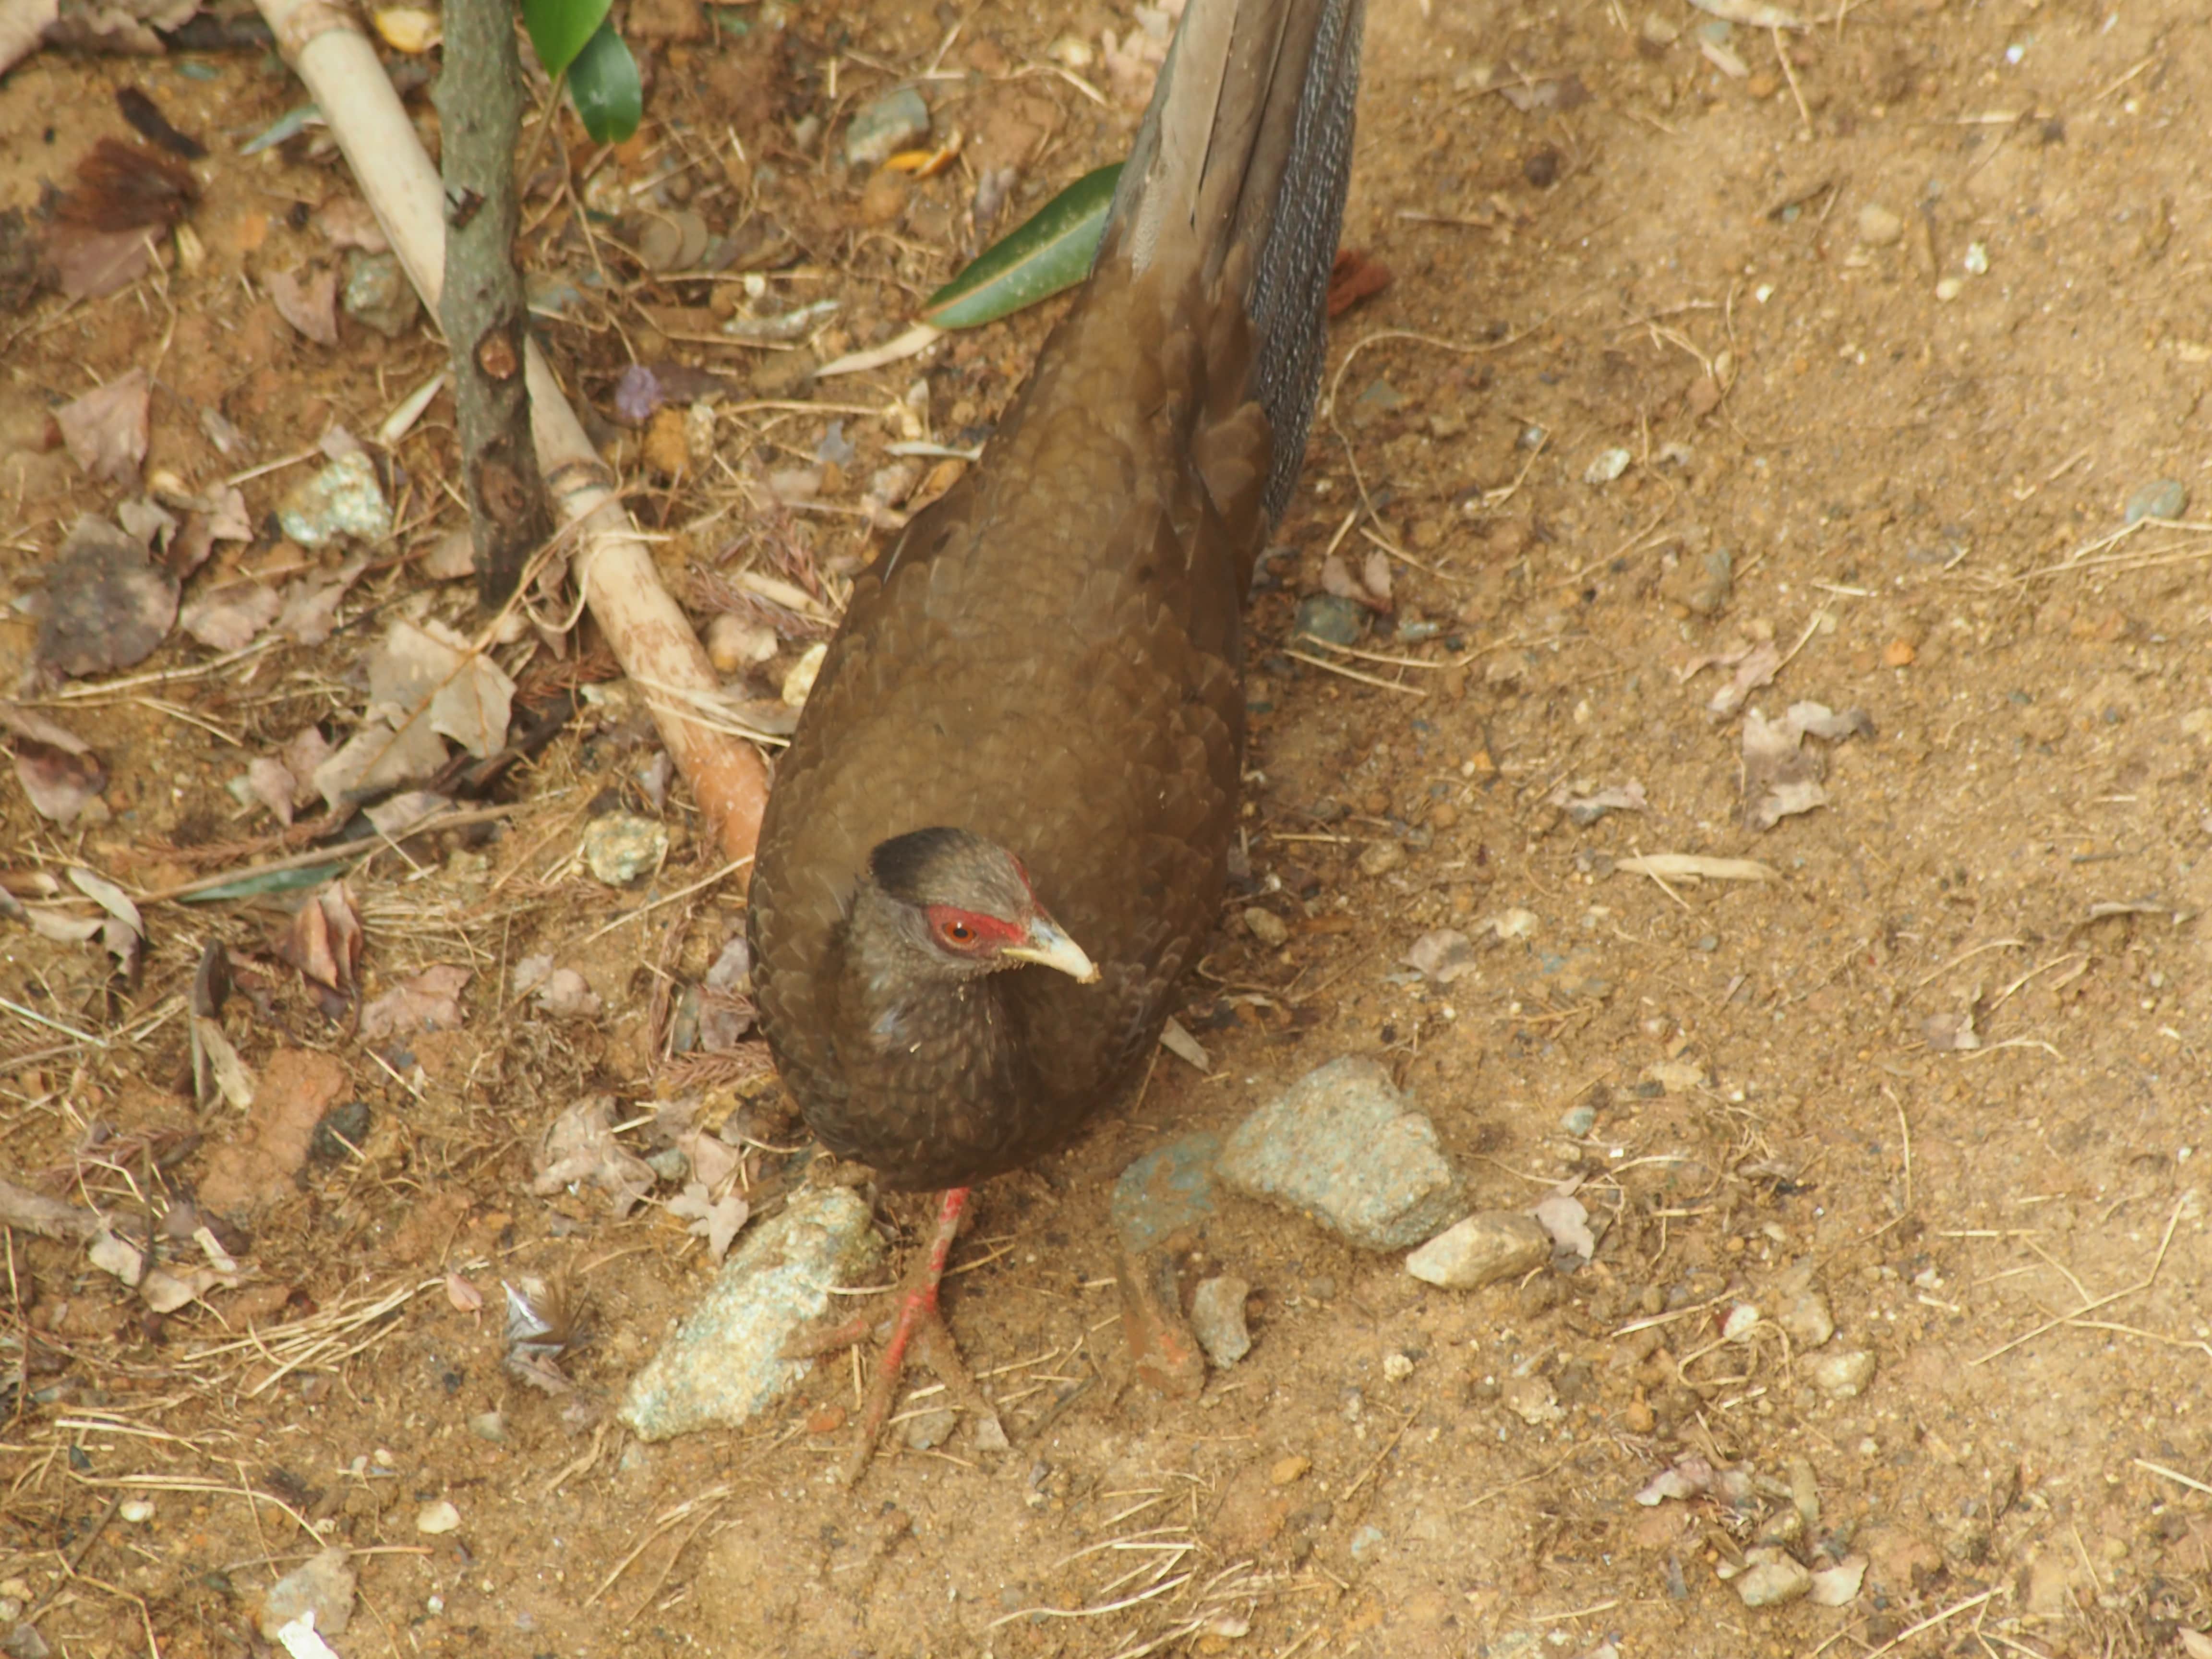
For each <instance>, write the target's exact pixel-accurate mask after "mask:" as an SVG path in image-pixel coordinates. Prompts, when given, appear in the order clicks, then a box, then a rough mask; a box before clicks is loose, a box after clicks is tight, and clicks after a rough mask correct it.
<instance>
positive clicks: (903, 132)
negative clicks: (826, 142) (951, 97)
mask: <svg viewBox="0 0 2212 1659" xmlns="http://www.w3.org/2000/svg"><path fill="white" fill-rule="evenodd" d="M927 137H929V106H928V105H927V104H925V103H923V102H922V101H921V94H920V93H918V92H916V91H915V89H914V88H912V87H901V88H899V89H898V90H897V91H896V92H889V93H885V94H884V95H883V96H882V97H880V98H878V99H876V100H873V101H872V102H870V103H866V104H863V105H861V106H860V110H859V112H857V113H856V114H855V115H854V117H853V124H852V125H850V126H848V127H847V128H846V129H845V159H846V160H847V161H850V162H851V163H852V164H853V165H854V166H855V167H876V166H878V165H880V164H881V163H882V162H883V161H885V160H887V159H888V158H889V157H890V156H892V155H896V154H897V153H898V152H899V151H900V150H902V149H907V148H908V146H910V145H912V144H915V143H919V142H920V141H921V140H922V139H924V138H927Z"/></svg>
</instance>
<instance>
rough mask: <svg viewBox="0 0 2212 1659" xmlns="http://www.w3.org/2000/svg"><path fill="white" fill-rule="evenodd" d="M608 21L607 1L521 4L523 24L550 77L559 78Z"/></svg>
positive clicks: (524, 0)
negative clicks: (555, 76)
mask: <svg viewBox="0 0 2212 1659" xmlns="http://www.w3.org/2000/svg"><path fill="white" fill-rule="evenodd" d="M605 21H607V0H522V24H523V27H525V28H526V29H528V30H529V31H530V44H531V45H532V46H535V47H536V48H537V49H538V62H539V63H541V64H544V66H545V72H546V73H547V74H548V75H558V74H560V72H561V71H562V70H564V69H566V68H568V65H569V64H573V63H574V62H575V61H576V54H577V53H579V52H581V51H583V49H584V46H585V44H586V42H587V41H589V40H591V38H592V35H593V34H595V33H598V31H599V26H600V25H601V24H603V23H605Z"/></svg>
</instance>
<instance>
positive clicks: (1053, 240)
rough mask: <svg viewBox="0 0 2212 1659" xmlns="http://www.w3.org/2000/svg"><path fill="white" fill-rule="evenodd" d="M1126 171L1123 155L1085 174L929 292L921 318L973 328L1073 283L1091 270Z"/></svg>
mask: <svg viewBox="0 0 2212 1659" xmlns="http://www.w3.org/2000/svg"><path fill="white" fill-rule="evenodd" d="M1120 179H1121V163H1120V162H1119V161H1116V162H1115V163H1114V165H1113V166H1111V167H1100V168H1099V169H1098V170H1097V172H1096V173H1085V174H1084V175H1083V176H1082V177H1081V178H1080V179H1077V180H1076V181H1075V182H1074V183H1073V184H1072V185H1069V186H1068V187H1067V188H1066V190H1063V191H1060V194H1059V195H1057V196H1055V197H1053V198H1052V200H1050V201H1049V202H1047V203H1046V204H1044V205H1043V206H1042V207H1041V208H1039V209H1038V210H1036V213H1035V214H1034V215H1033V216H1030V218H1029V219H1027V220H1026V221H1024V222H1023V223H1022V224H1021V226H1020V227H1019V228H1017V229H1014V230H1011V231H1009V232H1007V233H1006V235H1005V236H1004V237H1002V238H1001V239H1000V240H998V241H996V242H994V243H993V244H992V245H991V246H989V247H988V248H987V249H986V250H985V251H984V252H982V253H981V254H980V255H978V256H977V257H976V259H975V263H974V264H971V265H969V267H968V269H967V270H963V271H962V272H961V273H960V274H959V275H958V276H955V277H954V278H953V279H952V280H951V282H949V283H946V284H945V286H944V287H943V288H940V289H938V290H937V292H936V293H934V294H933V295H930V296H929V298H928V300H927V301H926V302H925V303H924V304H923V306H922V307H921V320H922V321H924V322H925V323H928V324H930V325H932V326H933V327H937V328H974V327H975V326H977V325H979V324H982V323H992V322H996V321H997V320H998V319H1000V318H1001V317H1010V316H1012V314H1013V313H1015V312H1017V311H1019V310H1021V309H1022V308H1023V307H1024V306H1033V305H1035V304H1036V302H1037V301H1040V300H1048V299H1050V298H1051V297H1052V296H1053V295H1055V294H1057V293H1059V292H1060V289H1064V288H1073V287H1074V286H1075V284H1076V283H1079V282H1081V281H1082V280H1083V279H1084V278H1085V276H1089V275H1090V274H1091V260H1092V259H1093V258H1096V257H1097V252H1098V239H1099V237H1100V236H1101V235H1102V234H1104V232H1105V229H1106V212H1107V210H1108V209H1109V208H1110V207H1112V206H1113V205H1114V186H1115V184H1116V183H1117V182H1118V181H1119V180H1120Z"/></svg>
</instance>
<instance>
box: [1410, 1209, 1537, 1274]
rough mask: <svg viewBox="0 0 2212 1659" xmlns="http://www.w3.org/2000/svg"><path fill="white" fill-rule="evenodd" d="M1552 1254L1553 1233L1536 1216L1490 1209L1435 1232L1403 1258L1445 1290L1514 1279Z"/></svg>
mask: <svg viewBox="0 0 2212 1659" xmlns="http://www.w3.org/2000/svg"><path fill="white" fill-rule="evenodd" d="M1551 1259H1552V1237H1551V1235H1550V1234H1549V1233H1547V1232H1546V1231H1544V1229H1543V1225H1542V1224H1541V1223H1540V1222H1539V1221H1538V1220H1537V1219H1536V1218H1535V1217H1534V1216H1532V1215H1523V1214H1522V1213H1521V1212H1518V1211H1505V1210H1489V1211H1484V1212H1480V1213H1479V1214H1476V1215H1471V1216H1469V1217H1468V1218H1466V1219H1465V1220H1464V1221H1461V1222H1457V1223H1455V1224H1454V1225H1452V1226H1450V1227H1448V1228H1446V1229H1445V1230H1444V1231H1443V1232H1441V1233H1438V1234H1437V1236H1436V1237H1434V1238H1432V1239H1431V1240H1430V1241H1429V1242H1428V1243H1425V1244H1424V1245H1422V1246H1421V1248H1420V1249H1418V1250H1415V1251H1414V1252H1413V1254H1412V1255H1409V1256H1407V1258H1406V1271H1407V1273H1411V1274H1413V1277H1414V1278H1416V1279H1419V1280H1421V1281H1422V1282H1423V1283H1424V1284H1427V1285H1441V1286H1443V1288H1444V1289H1445V1290H1448V1291H1472V1290H1478V1289H1480V1287H1481V1286H1483V1285H1494V1284H1496V1283H1497V1282H1498V1280H1499V1279H1517V1278H1519V1277H1520V1276H1521V1275H1522V1273H1528V1272H1531V1271H1533V1270H1534V1269H1535V1268H1538V1267H1542V1266H1543V1265H1544V1264H1545V1263H1546V1262H1547V1261H1550V1260H1551Z"/></svg>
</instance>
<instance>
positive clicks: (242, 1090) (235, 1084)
mask: <svg viewBox="0 0 2212 1659" xmlns="http://www.w3.org/2000/svg"><path fill="white" fill-rule="evenodd" d="M191 1021H192V1047H193V1050H194V1054H193V1065H192V1074H193V1077H194V1079H195V1085H196V1086H195V1088H194V1091H193V1092H194V1094H195V1096H196V1097H199V1098H200V1103H202V1104H203V1105H204V1104H205V1103H206V1102H205V1098H204V1096H205V1085H204V1083H200V1082H199V1081H198V1080H199V1079H201V1078H202V1077H203V1075H204V1077H205V1078H206V1079H208V1080H210V1081H212V1082H213V1083H214V1085H215V1086H216V1091H217V1092H218V1093H220V1094H221V1095H222V1097H223V1099H224V1100H225V1101H227V1102H228V1103H230V1105H231V1106H232V1107H234V1109H237V1110H239V1111H241V1112H244V1111H250V1110H252V1107H253V1096H254V1079H253V1073H252V1072H251V1071H250V1070H248V1069H247V1067H246V1062H245V1061H244V1060H241V1059H240V1058H239V1054H238V1050H237V1049H236V1048H234V1047H232V1046H231V1041H230V1038H229V1037H228V1036H227V1035H226V1034H225V1033H224V1031H223V1029H222V1022H220V1021H219V1020H216V1019H213V1018H209V1017H208V1016H207V1015H204V1014H194V1015H193V1016H192V1017H191Z"/></svg>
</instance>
